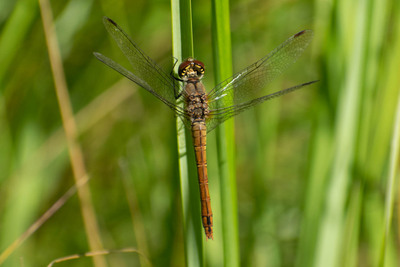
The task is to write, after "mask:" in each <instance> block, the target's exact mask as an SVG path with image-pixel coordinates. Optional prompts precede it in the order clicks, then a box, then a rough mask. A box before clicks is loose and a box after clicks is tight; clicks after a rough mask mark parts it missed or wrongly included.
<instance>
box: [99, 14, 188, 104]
mask: <svg viewBox="0 0 400 267" xmlns="http://www.w3.org/2000/svg"><path fill="white" fill-rule="evenodd" d="M103 23H104V25H105V27H106V29H107V31H108V32H109V33H110V34H111V36H112V37H113V39H114V40H115V41H116V43H117V45H118V46H119V48H120V49H121V51H122V52H123V53H124V55H125V56H126V58H127V59H128V60H129V62H130V63H131V65H132V69H133V72H130V71H128V70H126V69H125V68H123V67H122V66H120V65H119V64H117V63H116V62H114V61H112V60H111V59H109V58H107V57H105V56H103V55H101V54H99V53H95V56H96V57H97V58H98V59H99V60H100V61H102V62H103V63H105V64H106V65H108V66H110V67H111V68H113V69H114V70H116V71H118V72H119V73H121V74H122V75H124V76H126V77H127V78H128V79H130V80H131V81H133V82H135V83H137V84H138V85H140V86H141V87H143V88H144V89H146V90H147V91H149V92H150V93H152V94H153V95H154V96H156V97H157V98H159V99H160V100H161V101H163V102H164V103H165V104H167V105H168V106H169V107H171V108H173V109H174V110H180V108H179V107H178V106H176V103H175V102H176V98H177V97H178V95H179V92H180V91H181V87H180V85H179V84H178V82H176V81H175V80H174V79H173V78H172V77H171V76H170V75H169V74H166V73H165V72H164V71H163V70H162V69H161V67H159V66H158V65H157V64H156V63H155V62H154V61H153V60H152V59H151V58H150V57H148V56H147V55H146V54H145V53H144V52H143V51H142V50H141V49H140V48H139V47H138V46H137V45H136V44H135V43H134V42H133V41H132V40H131V39H130V37H129V36H128V35H127V34H126V33H125V32H124V31H123V30H122V29H121V28H120V27H119V26H118V25H117V24H116V23H115V22H114V21H113V20H111V19H109V18H107V17H104V18H103Z"/></svg>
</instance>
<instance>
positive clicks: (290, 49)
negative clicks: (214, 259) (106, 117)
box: [94, 17, 316, 239]
mask: <svg viewBox="0 0 400 267" xmlns="http://www.w3.org/2000/svg"><path fill="white" fill-rule="evenodd" d="M103 23H104V25H105V28H106V29H107V31H108V32H109V33H110V35H111V36H112V37H113V39H114V40H115V41H116V43H117V45H118V46H119V48H120V49H121V51H122V53H123V54H124V55H125V56H126V58H127V59H128V61H129V62H130V64H131V67H132V70H133V71H132V72H131V71H129V70H127V69H126V68H124V67H122V66H121V65H119V64H118V63H116V62H115V61H113V60H112V59H109V58H108V57H106V56H104V55H102V54H100V53H97V52H95V53H94V56H95V57H96V58H97V59H99V60H100V61H101V62H103V63H104V64H106V65H108V66H109V67H111V68H112V69H114V70H115V71H117V72H119V73H120V74H122V75H123V76H125V77H126V78H128V79H129V80H131V81H132V82H134V83H136V84H137V85H139V86H141V87H143V88H144V89H146V90H147V91H148V92H150V93H151V94H152V95H154V96H155V97H156V98H158V99H159V100H161V101H162V102H163V103H164V104H165V105H167V106H168V107H169V108H170V109H171V110H172V111H173V112H174V113H175V114H176V116H178V117H179V118H181V119H182V121H183V123H184V125H186V126H187V127H188V129H190V130H191V132H192V137H193V145H194V150H195V158H196V163H197V174H198V182H199V188H200V202H201V217H202V223H203V227H204V231H205V235H206V238H207V239H210V238H211V239H213V213H212V209H211V199H210V193H209V188H208V174H207V157H206V137H207V133H208V132H210V131H212V130H213V129H214V128H215V127H216V126H218V125H219V124H221V123H223V122H224V121H226V120H227V119H229V118H232V117H233V116H236V115H237V114H239V113H241V112H242V111H244V110H246V109H248V108H251V107H254V106H256V105H258V104H261V103H263V102H264V101H267V100H270V99H273V98H276V97H279V96H282V95H285V94H287V93H290V92H293V91H295V90H298V89H300V88H303V87H305V86H307V85H310V84H313V83H315V82H316V81H311V82H306V83H302V84H299V85H296V86H293V87H290V88H286V89H283V90H277V91H276V90H275V91H274V90H270V91H267V92H266V93H265V92H264V93H263V92H262V91H263V90H262V89H264V88H265V87H266V86H267V85H268V84H270V83H271V82H272V81H273V80H274V79H275V78H276V77H277V76H278V75H280V74H281V73H282V72H283V71H285V70H286V69H287V68H288V67H289V66H290V65H291V64H293V63H294V62H295V61H296V60H297V59H298V58H299V57H300V55H301V54H302V53H303V51H304V50H305V49H306V47H307V46H308V45H309V43H310V42H311V40H312V37H313V32H312V31H311V30H303V31H301V32H298V33H296V34H295V35H293V36H291V37H290V38H289V39H287V40H286V41H285V42H283V43H282V44H281V45H280V46H278V47H277V48H276V49H275V50H273V51H272V52H270V53H269V54H267V55H266V56H264V57H263V58H261V59H260V60H258V61H256V62H255V63H253V64H252V65H250V66H248V67H247V68H245V69H243V70H241V71H239V72H238V73H237V74H235V75H233V76H232V77H230V78H228V79H226V80H224V81H222V82H221V83H219V84H218V85H217V86H215V87H214V88H213V89H212V90H211V91H209V92H208V93H207V91H206V89H205V87H204V85H203V83H202V82H201V80H202V78H203V76H204V73H205V67H204V64H203V62H201V61H199V60H196V59H194V58H188V59H186V60H185V61H183V62H182V63H181V64H180V65H179V68H178V77H176V76H174V75H173V74H172V72H171V73H169V74H168V73H167V72H165V71H164V70H162V68H161V67H160V66H159V65H158V64H157V63H155V61H153V60H152V59H151V58H150V57H149V56H147V55H146V54H145V53H144V52H143V51H142V50H141V49H140V48H139V47H138V46H137V45H136V44H135V42H133V41H132V39H131V38H130V37H129V36H128V35H127V34H126V33H125V32H124V31H123V30H122V28H121V27H120V26H118V24H117V23H115V22H114V21H113V20H111V19H109V18H107V17H104V18H103ZM257 95H258V96H257Z"/></svg>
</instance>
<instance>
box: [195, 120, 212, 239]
mask: <svg viewBox="0 0 400 267" xmlns="http://www.w3.org/2000/svg"><path fill="white" fill-rule="evenodd" d="M206 134H207V128H206V124H205V122H204V121H196V122H194V123H192V136H193V144H194V151H195V155H196V163H197V174H198V179H199V187H200V200H201V219H202V222H203V227H204V231H205V233H206V236H207V238H213V229H212V227H213V214H212V210H211V199H210V192H209V190H208V175H207V156H206V143H207V139H206Z"/></svg>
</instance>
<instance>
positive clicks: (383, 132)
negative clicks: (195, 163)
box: [0, 0, 400, 267]
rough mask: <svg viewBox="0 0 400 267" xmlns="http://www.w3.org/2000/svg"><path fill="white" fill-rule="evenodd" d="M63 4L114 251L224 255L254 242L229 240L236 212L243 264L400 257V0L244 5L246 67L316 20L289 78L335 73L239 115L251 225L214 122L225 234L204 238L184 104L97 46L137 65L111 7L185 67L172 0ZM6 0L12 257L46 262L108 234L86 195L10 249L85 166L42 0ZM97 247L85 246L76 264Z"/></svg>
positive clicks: (202, 39) (5, 171)
mask: <svg viewBox="0 0 400 267" xmlns="http://www.w3.org/2000/svg"><path fill="white" fill-rule="evenodd" d="M206 2H207V1H193V2H192V19H193V40H194V43H193V44H194V50H193V51H194V56H195V57H196V58H197V59H200V60H201V61H203V62H204V63H205V64H206V75H205V78H204V82H205V85H206V87H207V88H208V89H211V88H212V87H213V86H214V85H215V82H214V80H219V79H220V78H219V77H216V78H214V74H213V73H214V68H216V67H214V65H213V61H214V60H217V59H216V58H215V57H216V54H213V52H212V49H213V48H212V47H213V46H214V45H215V44H213V41H212V38H213V37H212V32H213V31H214V30H216V27H217V26H215V24H212V23H211V21H212V19H215V17H213V13H212V6H211V3H208V2H207V3H206ZM51 4H52V9H53V13H54V19H55V25H56V31H57V37H58V40H59V45H60V49H61V55H62V57H63V66H64V70H65V76H66V79H67V84H68V89H69V93H70V97H71V104H72V107H73V110H74V114H75V119H76V121H77V124H78V131H79V142H80V145H81V147H82V150H83V154H84V160H85V163H86V168H87V171H88V173H89V176H90V178H91V179H90V181H89V185H90V188H91V190H92V200H93V203H94V208H95V210H96V217H97V219H98V224H99V227H100V234H101V237H102V241H103V246H104V247H105V248H106V249H115V250H118V249H123V248H130V247H133V248H137V249H138V250H139V251H140V252H141V253H142V254H143V255H146V256H147V258H148V259H149V261H150V262H151V264H152V265H153V266H185V265H188V266H194V265H207V266H223V265H224V263H225V264H227V258H229V257H230V258H232V259H234V260H233V261H235V262H236V263H237V260H236V259H238V258H239V255H237V254H233V255H232V254H229V252H228V253H227V251H232V250H229V249H224V245H226V243H225V244H224V242H226V241H224V240H225V238H226V236H225V237H224V236H223V235H224V233H225V231H226V230H227V229H226V228H225V227H230V226H232V225H233V229H236V230H234V231H238V233H237V234H238V237H239V244H240V265H242V266H298V267H303V266H307V267H309V266H318V267H319V266H324V267H325V266H332V267H338V266H388V267H391V266H398V264H399V256H398V253H397V252H398V251H399V242H398V240H399V237H398V233H399V230H398V229H397V228H396V227H398V218H399V214H398V210H393V202H394V200H395V199H396V197H397V195H396V193H397V192H396V191H397V190H396V187H395V186H396V184H398V181H397V180H398V177H399V171H398V169H396V166H398V160H396V159H398V151H399V147H398V142H396V138H398V132H397V133H396V132H395V127H398V123H399V122H398V121H396V119H395V113H396V109H399V106H400V104H399V100H398V95H399V90H400V75H398V74H399V69H400V49H399V47H400V3H399V1H395V0H383V1H372V0H357V1H313V2H311V1H286V2H285V1H276V0H273V1H261V0H256V1H240V0H234V1H231V2H230V3H229V5H230V32H231V40H232V51H233V52H232V58H233V60H232V61H233V72H236V71H239V70H241V69H242V68H244V67H246V66H248V65H249V64H251V63H253V62H254V61H255V60H257V59H259V58H261V57H262V56H264V55H266V54H267V53H268V52H270V51H271V50H273V49H274V48H275V47H276V46H277V45H279V44H280V43H281V42H283V41H284V40H285V39H286V38H288V37H289V36H291V35H293V34H294V33H296V32H298V31H300V30H303V29H312V30H313V31H314V36H315V37H314V40H313V43H312V45H311V47H310V48H308V50H307V51H306V52H305V54H304V55H303V56H302V57H301V59H300V60H299V61H298V62H297V63H296V64H294V65H293V66H292V67H291V68H290V69H289V71H287V72H286V73H284V74H283V75H282V76H281V77H280V78H279V80H277V81H275V82H274V83H273V86H275V87H276V88H277V90H279V89H282V88H286V87H290V86H293V85H295V84H299V83H302V82H307V81H311V80H315V79H319V80H320V81H319V83H317V84H315V85H312V86H309V87H306V88H304V89H302V90H301V91H297V92H295V93H292V94H289V95H287V96H283V97H281V98H279V99H276V100H272V101H268V102H267V103H265V104H263V105H262V106H260V107H257V108H255V109H253V110H249V111H246V112H245V113H243V114H241V115H239V116H238V117H237V118H236V121H235V143H234V147H229V148H228V149H231V150H232V149H233V150H236V153H235V162H236V166H234V167H235V169H236V183H237V188H238V190H237V198H238V208H237V210H238V218H239V220H238V222H239V223H238V225H237V226H235V225H234V223H233V224H232V223H231V222H229V221H225V219H224V218H225V217H223V215H222V213H224V212H226V210H223V207H225V206H226V205H229V204H232V203H224V201H225V200H224V199H223V198H221V197H220V194H221V193H220V192H221V190H224V189H226V188H220V187H221V186H222V187H224V185H223V182H220V180H219V173H220V171H219V168H221V166H222V163H221V161H220V160H219V159H218V158H217V154H218V153H217V146H218V142H221V141H218V142H217V141H216V134H215V133H214V132H215V131H214V132H212V133H211V134H210V135H209V137H208V145H209V146H208V167H209V179H210V193H211V200H212V205H213V211H214V222H215V232H214V240H213V241H211V240H208V241H204V239H205V236H204V233H203V230H202V227H201V226H200V214H198V215H196V213H195V212H193V214H194V216H198V221H197V223H198V225H197V226H195V227H194V231H195V235H196V234H197V235H199V236H200V238H201V239H203V240H202V241H201V244H200V243H198V242H199V241H194V240H188V239H187V234H186V232H184V230H183V229H185V225H187V221H186V220H187V217H186V215H185V214H184V212H182V207H183V205H182V202H181V201H182V199H184V196H183V195H181V194H180V190H181V189H180V188H181V184H182V183H184V181H182V180H181V182H180V181H179V174H180V172H181V171H180V168H179V164H180V156H181V155H180V154H179V153H178V150H177V141H176V140H177V138H176V123H175V120H174V116H173V114H172V113H171V112H170V111H168V108H167V107H165V106H164V104H163V103H161V102H160V101H157V100H156V99H155V98H154V97H153V96H151V95H150V94H148V93H147V92H145V91H144V90H142V89H141V88H138V87H137V86H136V85H134V84H132V83H130V82H129V81H127V80H126V79H124V78H123V77H121V76H120V75H118V74H117V73H115V72H114V71H112V70H111V69H109V68H107V67H106V66H105V65H104V64H102V63H100V62H99V61H97V60H96V59H95V58H94V57H93V55H92V52H94V51H98V52H101V53H102V54H104V55H106V56H109V57H110V58H113V59H114V60H115V61H117V62H119V63H121V64H122V65H124V66H126V67H127V68H128V69H129V64H128V63H127V60H126V59H124V57H123V55H122V53H121V52H120V51H119V49H118V47H117V46H116V45H115V43H114V42H113V41H112V40H111V38H110V36H109V35H108V34H107V32H106V30H105V29H104V27H103V25H102V21H101V20H102V17H103V16H108V17H110V18H112V19H114V20H115V21H116V22H118V24H119V25H120V26H121V27H122V28H123V29H124V30H125V31H126V32H128V33H129V34H130V36H131V37H132V39H133V40H134V41H135V42H136V43H137V44H138V45H139V46H140V47H141V48H142V49H143V50H144V51H145V53H147V54H148V55H149V56H150V57H151V58H153V59H154V60H155V61H156V62H160V65H161V66H163V67H164V69H165V70H166V71H167V72H169V71H170V68H171V66H170V65H171V64H170V62H171V54H172V53H171V51H172V34H176V28H173V32H172V33H171V28H172V26H173V25H174V24H173V23H172V25H171V21H172V19H176V18H174V17H172V15H171V6H170V2H168V1H155V0H154V1H153V0H152V1H149V0H147V1H144V0H140V1H109V0H101V1H79V0H71V1H68V2H66V1H52V3H51ZM0 7H2V8H0V10H1V11H0V61H1V64H0V148H1V149H0V183H1V187H0V214H1V216H0V265H1V264H2V266H26V267H29V266H45V265H46V264H48V263H50V262H51V261H52V260H55V259H57V258H60V257H65V256H68V255H72V254H75V253H84V252H87V251H89V250H90V249H89V245H88V242H87V240H86V235H85V228H84V224H83V222H82V221H83V220H82V217H81V212H80V203H79V200H78V198H77V196H76V195H74V196H73V197H72V198H71V199H70V200H68V201H67V202H66V204H65V205H63V206H62V207H60V208H59V209H58V211H57V212H56V213H55V214H54V215H53V216H52V217H51V218H50V219H48V220H47V221H46V222H45V223H44V224H43V225H42V226H41V227H40V228H39V229H38V230H37V231H35V232H33V233H32V234H31V235H29V236H28V238H27V239H26V240H24V242H22V244H21V245H20V246H18V247H16V248H12V249H11V250H7V248H8V249H10V245H11V244H12V242H13V241H15V240H16V239H17V238H18V237H20V236H21V235H22V233H24V232H25V231H26V230H27V229H28V227H29V226H30V225H32V224H33V223H34V222H35V221H36V220H37V219H38V218H39V217H40V216H41V215H42V214H43V213H44V212H45V211H46V210H47V209H48V208H49V207H50V206H51V205H52V204H53V203H55V202H56V201H57V199H59V198H60V197H61V196H62V195H63V194H64V193H65V192H66V191H67V190H68V189H69V188H70V187H71V186H73V185H74V179H73V174H72V171H71V164H70V158H69V156H68V153H67V144H66V139H65V135H64V133H63V128H62V122H61V116H60V112H59V108H58V103H57V99H56V95H55V90H54V83H53V77H52V72H51V68H50V63H49V56H48V52H47V47H46V42H45V39H44V33H43V25H42V21H41V16H40V12H39V7H38V6H37V1H33V0H21V1H15V2H14V3H13V1H3V2H1V4H0ZM172 14H174V12H172ZM175 40H176V38H175V37H174V41H175ZM184 42H187V40H186V41H185V40H184ZM174 45H176V44H174ZM214 48H215V47H214ZM174 49H176V48H175V47H174ZM175 52H176V50H174V53H175ZM185 53H186V52H185ZM176 56H177V57H179V58H180V57H181V55H176ZM182 56H186V54H184V55H182ZM219 59H220V58H219ZM226 68H227V69H229V68H230V66H229V64H227V65H226ZM228 71H229V70H228ZM397 120H398V119H397ZM187 149H192V148H191V147H187ZM228 156H231V154H229V153H228ZM189 161H190V160H189ZM396 161H397V163H396ZM189 164H190V163H189ZM189 168H190V167H189ZM189 177H190V176H189ZM194 178H195V179H197V177H196V176H194ZM182 179H184V177H183V178H182ZM190 179H192V178H190ZM194 183H195V184H196V183H197V181H195V182H194ZM186 194H190V192H186ZM195 194H197V193H195ZM197 197H198V195H196V196H195V198H196V199H197ZM198 205H199V204H198ZM392 212H393V213H394V214H393V216H392ZM192 219H193V220H194V221H195V220H196V217H194V218H192ZM196 231H197V232H196ZM191 242H193V243H191ZM196 242H197V243H196ZM191 245H193V246H197V248H195V249H194V250H192V252H193V253H198V255H197V257H193V258H192V259H195V258H197V259H199V260H198V262H195V263H193V262H192V261H191V260H188V254H187V253H186V252H185V249H186V251H188V249H190V248H189V247H190V246H191ZM234 245H236V244H234ZM233 250H234V249H233ZM6 251H8V252H11V253H10V254H7V255H6V254H5V252H6ZM5 256H7V257H6V258H5V259H4V257H5ZM105 258H106V259H107V261H108V263H109V266H139V265H141V266H146V265H147V264H148V263H147V261H146V260H144V258H143V257H142V256H140V255H139V254H136V253H129V254H126V253H122V252H121V253H113V254H109V255H106V256H105ZM185 259H186V260H185ZM3 260H4V262H2V261H3ZM91 263H92V262H91V260H90V259H87V258H80V259H77V260H74V262H73V266H89V265H90V264H91ZM232 264H233V263H230V264H229V266H233V265H232ZM55 266H71V264H70V263H69V262H64V263H58V264H55ZM226 266H228V265H226Z"/></svg>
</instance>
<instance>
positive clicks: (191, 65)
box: [178, 58, 204, 82]
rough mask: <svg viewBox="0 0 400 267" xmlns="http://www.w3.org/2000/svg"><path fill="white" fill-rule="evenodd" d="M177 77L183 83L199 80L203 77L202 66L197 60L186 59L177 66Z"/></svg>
mask: <svg viewBox="0 0 400 267" xmlns="http://www.w3.org/2000/svg"><path fill="white" fill-rule="evenodd" d="M178 75H179V77H180V78H181V79H182V80H183V81H185V82H186V81H188V80H200V79H201V78H203V75H204V64H203V62H201V61H199V60H195V59H193V58H188V59H186V60H185V61H184V62H182V63H181V65H179V70H178Z"/></svg>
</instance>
